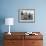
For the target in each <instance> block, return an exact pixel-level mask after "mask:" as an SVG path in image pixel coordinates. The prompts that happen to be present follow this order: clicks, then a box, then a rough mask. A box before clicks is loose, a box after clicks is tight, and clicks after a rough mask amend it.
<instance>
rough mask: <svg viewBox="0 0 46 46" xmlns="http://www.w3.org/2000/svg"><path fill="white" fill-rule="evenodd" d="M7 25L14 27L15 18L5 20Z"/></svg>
mask: <svg viewBox="0 0 46 46" xmlns="http://www.w3.org/2000/svg"><path fill="white" fill-rule="evenodd" d="M5 25H14V18H5Z"/></svg>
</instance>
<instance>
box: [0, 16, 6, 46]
mask: <svg viewBox="0 0 46 46" xmlns="http://www.w3.org/2000/svg"><path fill="white" fill-rule="evenodd" d="M4 23H5V17H4V16H0V46H3V33H2V25H3V24H4Z"/></svg>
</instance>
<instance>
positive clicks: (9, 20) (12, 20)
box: [5, 18, 14, 35]
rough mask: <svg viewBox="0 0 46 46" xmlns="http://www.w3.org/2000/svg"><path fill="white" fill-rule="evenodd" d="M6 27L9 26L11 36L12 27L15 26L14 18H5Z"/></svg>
mask: <svg viewBox="0 0 46 46" xmlns="http://www.w3.org/2000/svg"><path fill="white" fill-rule="evenodd" d="M5 25H9V32H8V34H9V35H11V33H10V25H14V18H5Z"/></svg>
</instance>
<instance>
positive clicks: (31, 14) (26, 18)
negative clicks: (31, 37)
mask: <svg viewBox="0 0 46 46" xmlns="http://www.w3.org/2000/svg"><path fill="white" fill-rule="evenodd" d="M18 18H19V22H23V23H34V22H35V9H19V12H18Z"/></svg>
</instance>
